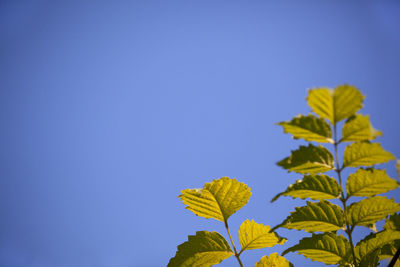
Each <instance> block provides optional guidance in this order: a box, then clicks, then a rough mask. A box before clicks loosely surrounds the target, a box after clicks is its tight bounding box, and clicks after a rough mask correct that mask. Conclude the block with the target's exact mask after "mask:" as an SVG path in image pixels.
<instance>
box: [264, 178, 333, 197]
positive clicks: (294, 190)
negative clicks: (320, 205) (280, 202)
mask: <svg viewBox="0 0 400 267" xmlns="http://www.w3.org/2000/svg"><path fill="white" fill-rule="evenodd" d="M282 195H283V196H291V197H293V198H296V197H298V198H301V199H305V198H311V199H315V200H323V199H334V198H339V196H340V187H339V185H338V183H337V182H336V180H335V179H333V178H331V177H329V176H327V175H324V174H321V175H317V174H314V175H305V176H304V177H303V180H298V181H297V182H296V183H295V184H291V185H290V186H289V187H288V188H287V189H286V191H284V192H282V193H279V194H277V195H276V196H275V197H274V198H273V199H272V200H271V202H274V201H275V200H277V199H278V198H279V197H280V196H282Z"/></svg>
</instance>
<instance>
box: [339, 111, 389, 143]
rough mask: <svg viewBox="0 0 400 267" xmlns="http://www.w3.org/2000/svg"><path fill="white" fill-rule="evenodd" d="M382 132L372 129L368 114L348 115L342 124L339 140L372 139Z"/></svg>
mask: <svg viewBox="0 0 400 267" xmlns="http://www.w3.org/2000/svg"><path fill="white" fill-rule="evenodd" d="M381 135H382V132H381V131H378V130H376V129H374V127H372V124H371V123H370V121H369V116H368V115H366V116H364V115H361V114H356V115H354V116H352V117H350V118H349V119H348V120H347V121H346V123H345V124H344V126H343V130H342V139H341V140H340V141H341V142H342V141H343V142H350V141H365V140H374V139H375V138H377V137H378V136H381Z"/></svg>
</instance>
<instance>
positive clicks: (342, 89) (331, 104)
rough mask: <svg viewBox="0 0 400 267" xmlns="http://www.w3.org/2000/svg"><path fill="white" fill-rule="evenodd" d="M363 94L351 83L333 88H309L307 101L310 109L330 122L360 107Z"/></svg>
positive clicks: (349, 114) (337, 120) (338, 119)
mask: <svg viewBox="0 0 400 267" xmlns="http://www.w3.org/2000/svg"><path fill="white" fill-rule="evenodd" d="M363 99H364V96H363V95H362V94H361V92H360V91H359V90H358V89H356V88H355V87H354V86H351V85H340V86H338V87H336V89H335V90H332V89H330V88H317V89H312V90H309V92H308V97H307V102H308V105H309V106H310V107H311V109H312V110H313V111H314V112H315V113H316V114H318V115H319V116H321V117H322V118H325V119H328V120H329V121H330V122H331V123H332V124H336V123H337V122H339V121H341V120H343V119H346V118H348V117H350V116H352V115H353V114H355V113H356V112H357V111H358V110H359V109H361V108H362V102H363Z"/></svg>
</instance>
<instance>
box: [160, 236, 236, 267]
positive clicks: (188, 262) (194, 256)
mask: <svg viewBox="0 0 400 267" xmlns="http://www.w3.org/2000/svg"><path fill="white" fill-rule="evenodd" d="M232 255H234V254H233V252H232V250H231V248H230V246H229V244H228V242H227V241H226V240H225V238H224V237H223V236H222V235H220V234H219V233H217V232H207V231H199V232H196V235H190V236H189V240H188V241H186V242H185V243H183V244H181V245H179V246H178V251H177V252H176V255H175V257H173V258H172V259H171V260H170V261H169V263H168V267H192V266H198V267H200V266H201V267H209V266H212V265H214V264H218V263H220V262H221V261H223V260H224V259H227V258H229V257H230V256H232Z"/></svg>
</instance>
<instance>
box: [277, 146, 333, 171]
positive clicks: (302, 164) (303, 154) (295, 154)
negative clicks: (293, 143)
mask: <svg viewBox="0 0 400 267" xmlns="http://www.w3.org/2000/svg"><path fill="white" fill-rule="evenodd" d="M277 164H278V165H279V166H281V167H283V168H285V169H287V170H289V171H294V172H298V173H303V174H304V173H310V174H312V173H319V172H326V171H329V170H333V169H334V166H333V164H334V161H333V156H332V154H331V153H330V152H329V150H328V149H326V148H325V147H323V146H321V145H319V146H313V145H312V144H309V145H308V146H300V148H299V149H298V150H295V151H292V154H291V155H290V156H289V157H287V158H284V159H283V160H281V161H279V162H278V163H277Z"/></svg>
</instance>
